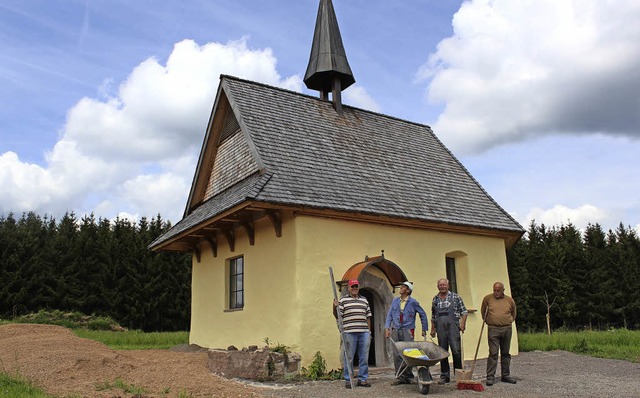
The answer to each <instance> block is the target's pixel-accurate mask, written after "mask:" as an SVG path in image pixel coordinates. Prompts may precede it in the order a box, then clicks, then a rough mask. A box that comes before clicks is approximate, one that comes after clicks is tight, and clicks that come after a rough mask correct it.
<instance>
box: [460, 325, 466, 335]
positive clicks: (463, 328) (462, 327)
mask: <svg viewBox="0 0 640 398" xmlns="http://www.w3.org/2000/svg"><path fill="white" fill-rule="evenodd" d="M465 329H466V325H465V324H464V323H461V324H460V331H461V332H463V333H464V330H465Z"/></svg>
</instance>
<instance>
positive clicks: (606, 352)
mask: <svg viewBox="0 0 640 398" xmlns="http://www.w3.org/2000/svg"><path fill="white" fill-rule="evenodd" d="M518 344H519V347H520V351H534V350H540V351H553V350H564V351H570V352H575V353H577V354H585V355H590V356H593V357H598V358H610V359H622V360H626V361H631V362H637V363H640V331H632V330H624V329H618V330H610V331H604V332H594V331H584V332H554V333H552V334H551V336H549V335H547V334H546V333H518Z"/></svg>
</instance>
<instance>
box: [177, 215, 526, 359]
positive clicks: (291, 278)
mask: <svg viewBox="0 0 640 398" xmlns="http://www.w3.org/2000/svg"><path fill="white" fill-rule="evenodd" d="M382 249H383V250H384V251H385V252H384V254H385V257H386V258H387V259H389V260H391V261H393V262H394V263H396V264H397V265H398V266H400V267H401V268H402V269H403V271H404V273H405V274H406V275H407V278H408V279H409V280H410V281H412V282H413V283H414V294H413V297H414V298H416V299H417V300H418V301H419V302H420V303H421V304H422V306H423V307H424V308H425V310H426V311H427V314H428V315H429V316H431V308H430V307H431V299H432V297H433V296H434V295H435V294H436V293H437V289H436V283H437V280H438V279H439V278H441V277H444V276H445V257H446V256H452V257H456V269H457V278H458V290H459V292H460V294H461V296H462V297H463V299H464V301H465V304H466V306H467V307H468V308H469V309H470V310H473V309H479V307H480V304H481V302H482V298H483V297H484V296H485V295H486V294H490V293H491V289H492V284H493V282H495V281H496V280H500V281H503V282H504V283H505V288H506V292H507V294H510V287H509V282H508V276H507V267H506V255H505V248H504V241H503V240H502V239H497V238H490V237H478V236H472V235H465V234H453V233H441V232H433V231H427V230H423V229H413V228H400V227H392V226H385V225H377V224H369V223H360V222H353V221H341V220H335V219H328V218H320V217H311V216H303V215H293V214H284V215H283V222H282V237H280V238H277V237H276V236H275V233H274V229H273V226H272V225H271V223H270V222H269V221H268V220H261V221H260V222H258V223H257V224H256V229H255V245H254V246H249V242H248V239H247V237H246V236H245V235H244V232H243V231H242V230H241V229H238V230H236V250H235V252H233V253H231V252H230V251H229V248H228V245H227V244H226V242H225V241H224V239H220V240H219V243H218V256H217V258H213V257H212V254H211V252H210V250H208V249H207V248H206V246H203V247H202V250H203V251H202V254H201V262H200V263H197V262H196V261H195V259H194V262H193V298H192V320H191V335H190V342H191V343H195V344H199V345H202V346H205V347H212V348H214V347H215V348H226V347H227V346H229V345H231V344H233V345H235V346H237V347H238V348H241V347H246V346H248V345H252V344H257V345H259V346H261V345H263V340H264V338H265V337H268V338H269V339H270V340H271V341H272V342H274V343H282V344H285V345H288V346H290V347H292V349H293V350H294V351H296V352H299V353H301V354H302V358H303V366H306V365H308V364H309V362H310V361H311V360H312V359H313V355H314V354H315V352H316V351H320V352H321V353H322V355H323V357H324V358H325V359H326V361H327V366H328V367H329V368H339V367H340V366H341V365H340V363H339V351H338V349H339V333H338V330H337V328H336V325H335V318H334V317H333V315H332V314H331V302H332V299H333V293H332V288H331V284H330V279H329V273H328V267H329V266H332V267H333V270H334V275H335V278H336V280H340V279H341V278H342V275H343V274H344V272H345V271H346V270H347V269H348V268H349V267H351V266H352V265H353V264H355V263H357V262H360V261H363V260H364V256H365V255H368V256H369V257H373V256H378V255H380V250H382ZM238 255H243V256H244V264H245V288H246V290H245V307H244V309H243V310H241V311H231V312H228V311H225V310H224V309H225V308H226V294H227V293H226V284H227V280H226V276H225V275H226V274H225V266H226V261H227V260H228V259H229V258H232V257H235V256H238ZM385 315H386V314H381V315H378V316H382V317H384V316H385ZM480 319H481V318H480V314H479V313H478V312H473V313H471V314H470V315H469V319H468V322H467V332H466V333H465V336H466V338H465V347H464V348H465V358H466V359H467V360H470V359H472V358H473V354H474V351H475V347H476V344H477V339H478V335H479V332H480V325H481V321H480ZM417 333H419V331H417ZM484 333H485V334H484V336H483V342H482V343H481V345H480V354H479V357H480V358H484V357H486V355H487V351H488V350H487V344H486V328H485V330H484ZM512 354H517V335H516V334H515V333H514V338H513V342H512Z"/></svg>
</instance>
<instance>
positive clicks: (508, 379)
mask: <svg viewBox="0 0 640 398" xmlns="http://www.w3.org/2000/svg"><path fill="white" fill-rule="evenodd" d="M500 380H501V381H502V382H503V383H509V384H516V383H517V381H516V379H514V378H513V377H511V376H505V377H503V378H502V379H500Z"/></svg>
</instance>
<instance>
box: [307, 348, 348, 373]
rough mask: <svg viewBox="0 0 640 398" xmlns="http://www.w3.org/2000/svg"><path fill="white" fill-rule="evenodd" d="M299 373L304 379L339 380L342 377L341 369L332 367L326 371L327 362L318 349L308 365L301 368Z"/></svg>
mask: <svg viewBox="0 0 640 398" xmlns="http://www.w3.org/2000/svg"><path fill="white" fill-rule="evenodd" d="M301 373H302V374H301V376H302V378H303V379H306V380H340V379H341V378H342V369H339V370H334V369H332V370H330V371H328V372H327V362H326V361H325V360H324V358H323V357H322V354H321V353H320V351H316V353H315V355H314V356H313V361H311V364H309V367H308V368H302V372H301Z"/></svg>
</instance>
